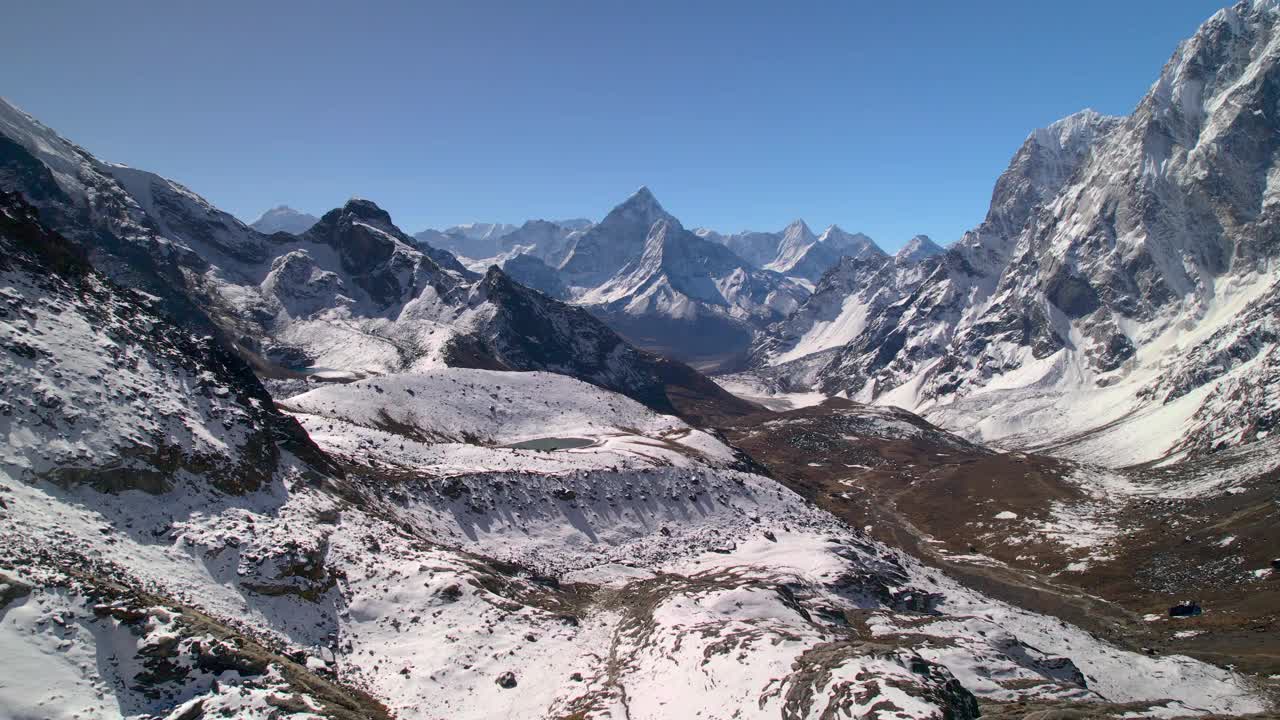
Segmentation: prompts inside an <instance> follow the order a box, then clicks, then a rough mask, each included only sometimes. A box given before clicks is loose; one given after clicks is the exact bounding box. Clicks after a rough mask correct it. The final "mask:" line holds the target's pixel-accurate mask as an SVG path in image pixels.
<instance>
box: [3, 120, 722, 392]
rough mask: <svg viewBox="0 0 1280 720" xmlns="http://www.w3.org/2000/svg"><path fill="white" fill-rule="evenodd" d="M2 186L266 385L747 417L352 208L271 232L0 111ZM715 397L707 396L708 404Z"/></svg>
mask: <svg viewBox="0 0 1280 720" xmlns="http://www.w3.org/2000/svg"><path fill="white" fill-rule="evenodd" d="M0 140H3V143H4V145H3V147H4V148H5V154H4V155H3V156H0V160H3V162H2V163H0V183H4V184H5V185H6V186H8V187H14V188H16V189H18V190H20V191H21V192H22V193H23V194H24V195H25V196H26V197H27V198H28V199H30V200H31V201H32V202H33V203H35V204H36V205H37V206H38V207H40V209H41V214H42V217H44V218H46V219H47V221H48V222H49V223H50V225H51V226H53V227H54V228H56V229H57V230H59V231H62V232H64V234H66V235H67V236H68V237H70V238H72V239H73V240H75V241H78V242H81V243H82V244H83V245H84V246H85V247H86V248H88V249H89V252H90V256H91V260H92V262H93V263H94V265H95V266H96V267H100V268H102V269H103V270H104V272H106V273H107V274H109V275H110V276H111V277H113V278H114V279H116V280H117V281H119V282H120V283H121V284H127V285H131V286H134V287H137V288H139V289H142V290H145V291H146V292H149V293H151V294H153V295H157V296H158V297H160V298H161V300H162V301H163V303H164V305H165V309H166V310H167V311H168V312H170V313H172V314H173V315H174V316H176V317H179V318H182V319H185V320H188V321H190V322H191V323H193V327H198V328H199V329H200V330H201V331H202V332H209V333H215V334H217V335H218V336H220V337H222V338H223V339H224V340H225V341H226V342H227V343H229V344H230V345H231V346H232V347H234V348H235V349H236V350H237V351H239V352H241V353H242V354H244V355H245V356H246V357H248V358H250V359H251V360H252V361H253V362H254V363H255V364H256V365H257V366H258V369H259V370H260V371H262V372H265V373H272V374H276V373H281V372H285V373H321V374H324V375H327V376H330V377H335V376H338V377H343V376H345V377H353V376H354V377H359V376H364V375H370V374H385V373H391V372H400V371H404V370H409V369H414V370H423V369H427V368H433V367H440V366H446V365H448V366H464V367H489V368H502V369H512V370H550V371H555V372H565V373H569V374H572V375H574V376H576V377H579V378H582V379H585V380H588V381H589V382H597V383H601V384H602V386H604V387H608V388H610V389H613V390H616V391H619V392H623V393H626V394H630V395H631V396H633V397H636V398H641V399H642V401H644V402H647V403H650V404H651V405H652V406H653V407H655V408H658V409H660V410H662V411H664V412H674V411H675V410H676V408H675V406H674V405H673V404H672V401H671V400H670V398H669V397H668V392H667V391H668V389H671V390H672V392H673V393H674V396H675V397H678V398H680V400H681V401H682V402H686V403H692V404H696V405H698V406H699V407H704V408H705V407H707V406H706V405H705V403H706V401H710V404H711V405H715V406H718V407H720V408H721V409H732V408H738V409H742V408H744V407H746V406H745V404H744V403H742V402H740V401H738V400H736V399H735V398H733V397H732V396H730V395H728V394H727V393H725V392H724V391H722V390H720V389H719V388H718V387H717V386H715V385H714V384H713V383H711V382H709V381H707V380H706V379H705V378H703V377H702V376H700V375H698V374H697V373H696V372H694V371H692V370H690V369H689V368H687V367H684V366H681V365H679V364H677V363H671V362H669V361H666V360H664V359H662V358H659V357H656V356H653V355H651V354H649V353H645V352H642V351H639V350H636V349H635V348H634V347H631V346H630V345H628V344H627V343H626V342H624V341H623V340H622V339H621V338H619V337H618V335H617V334H616V333H614V332H613V331H611V330H610V329H609V328H607V327H606V326H605V325H604V324H602V323H601V322H600V321H598V320H597V319H595V318H594V317H593V316H591V315H590V314H588V313H586V312H584V311H582V310H580V309H577V308H573V307H569V306H566V305H564V304H562V303H560V302H558V301H556V300H554V299H551V298H549V297H547V296H545V295H542V294H540V293H536V292H530V291H528V290H525V289H524V288H520V287H519V286H516V285H515V284H514V283H512V282H510V280H509V279H507V278H506V276H505V275H504V274H503V273H502V272H501V271H499V270H497V269H491V270H490V271H489V272H488V273H487V274H486V275H484V276H481V275H479V274H476V273H472V272H471V271H469V270H467V269H466V268H465V267H463V266H462V265H461V264H460V263H459V262H458V261H457V259H456V258H455V257H454V256H453V255H452V254H450V253H449V252H447V251H444V250H441V249H438V248H432V247H430V246H427V245H424V244H422V243H421V242H417V241H415V240H414V239H413V238H410V237H409V236H408V235H406V234H405V233H403V232H401V231H400V230H399V228H397V227H396V226H395V225H394V224H393V223H392V221H391V218H390V216H389V215H388V214H387V213H386V212H385V211H384V210H382V209H381V208H379V207H378V206H377V205H376V204H374V203H373V202H371V201H368V200H362V199H352V200H351V201H349V202H348V203H346V205H344V206H343V207H342V208H338V209H335V210H332V211H330V212H329V213H326V214H325V215H324V217H322V218H320V220H319V221H317V223H316V224H315V225H314V226H313V227H311V228H310V229H309V230H307V231H306V232H305V233H303V234H302V235H300V236H291V235H287V234H275V235H263V234H262V233H259V232H257V231H255V230H253V229H252V228H249V227H247V226H245V225H244V224H243V223H241V222H240V221H238V220H236V219H235V218H234V217H232V216H230V215H228V214H226V213H224V212H221V211H219V210H218V209H217V208H214V207H213V206H211V205H210V204H208V203H207V202H206V201H205V200H204V199H202V198H200V197H199V196H198V195H196V194H194V193H192V192H191V191H190V190H187V189H186V188H184V187H182V186H180V185H178V184H177V183H174V182H172V181H170V180H167V179H165V178H161V177H159V176H157V175H153V174H151V173H147V172H143V171H140V170H135V169H132V168H128V167H125V166H121V165H114V164H110V163H104V162H102V161H99V160H97V159H96V158H94V157H93V156H91V155H89V154H88V153H87V152H85V151H84V150H83V149H81V148H79V147H77V146H75V145H73V144H71V143H69V142H67V141H66V140H64V139H63V138H61V137H59V136H58V135H57V134H56V133H54V132H53V131H51V130H49V129H48V128H46V127H44V126H43V125H41V124H40V123H38V122H37V121H36V120H34V119H33V118H31V117H29V116H27V115H25V114H24V113H22V112H21V111H19V110H17V109H15V108H13V107H12V106H10V105H7V104H0ZM706 393H710V395H707V394H706Z"/></svg>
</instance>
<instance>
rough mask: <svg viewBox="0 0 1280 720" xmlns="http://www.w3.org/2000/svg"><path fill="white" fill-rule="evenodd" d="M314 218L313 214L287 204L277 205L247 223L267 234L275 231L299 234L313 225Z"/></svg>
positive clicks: (314, 222)
mask: <svg viewBox="0 0 1280 720" xmlns="http://www.w3.org/2000/svg"><path fill="white" fill-rule="evenodd" d="M316 220H317V218H316V216H314V215H310V214H308V213H304V212H300V211H298V210H294V209H293V208H291V207H289V206H288V205H277V206H275V207H273V208H271V209H270V210H268V211H266V212H264V213H262V215H261V216H259V217H258V219H257V220H254V221H253V222H252V223H249V227H251V228H253V229H254V230H257V231H258V232H260V233H266V234H268V235H270V234H271V233H276V232H287V233H292V234H294V235H300V234H302V233H304V232H306V231H307V230H309V229H310V228H311V226H312V225H315V224H316Z"/></svg>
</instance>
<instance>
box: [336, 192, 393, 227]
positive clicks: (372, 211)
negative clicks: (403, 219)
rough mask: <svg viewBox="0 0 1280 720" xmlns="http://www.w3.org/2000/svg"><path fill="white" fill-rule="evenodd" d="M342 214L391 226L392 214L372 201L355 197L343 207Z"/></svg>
mask: <svg viewBox="0 0 1280 720" xmlns="http://www.w3.org/2000/svg"><path fill="white" fill-rule="evenodd" d="M342 214H343V215H349V216H352V217H355V218H358V219H360V220H365V221H369V222H376V223H381V224H385V225H390V224H391V214H390V213H388V212H387V211H386V210H383V209H382V208H381V207H379V206H378V204H377V203H375V202H374V201H372V200H366V199H364V198H362V197H355V196H353V197H352V198H351V199H350V200H348V201H347V202H346V204H345V205H343V206H342Z"/></svg>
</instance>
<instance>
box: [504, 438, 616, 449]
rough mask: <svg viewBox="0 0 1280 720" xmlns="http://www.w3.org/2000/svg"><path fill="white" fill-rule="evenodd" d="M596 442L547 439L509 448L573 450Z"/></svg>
mask: <svg viewBox="0 0 1280 720" xmlns="http://www.w3.org/2000/svg"><path fill="white" fill-rule="evenodd" d="M595 444H596V441H595V440H588V439H587V438H575V437H545V438H534V439H532V440H524V441H522V442H518V443H512V444H510V445H508V446H507V447H509V448H513V449H516V450H572V449H574V448H583V447H588V446H591V445H595Z"/></svg>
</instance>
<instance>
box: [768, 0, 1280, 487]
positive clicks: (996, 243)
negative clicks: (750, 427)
mask: <svg viewBox="0 0 1280 720" xmlns="http://www.w3.org/2000/svg"><path fill="white" fill-rule="evenodd" d="M1278 26H1280V10H1277V6H1276V4H1275V3H1274V2H1270V1H1263V0H1258V1H1255V2H1242V3H1239V4H1237V5H1235V6H1233V7H1231V8H1228V9H1225V10H1222V11H1220V12H1219V13H1217V14H1215V15H1214V16H1213V17H1212V18H1211V19H1209V20H1208V21H1207V22H1206V23H1205V24H1204V25H1203V26H1202V27H1201V28H1200V29H1199V30H1198V31H1197V33H1196V34H1195V36H1194V37H1192V38H1191V39H1189V40H1187V41H1185V42H1183V43H1182V44H1181V45H1180V46H1179V47H1178V49H1177V51H1176V52H1175V53H1174V55H1173V57H1172V59H1171V60H1170V61H1169V62H1168V64H1167V65H1166V66H1165V68H1164V70H1163V71H1162V73H1161V75H1160V77H1159V79H1158V80H1157V81H1156V83H1155V84H1154V85H1153V86H1152V87H1151V89H1150V91H1149V92H1148V93H1147V95H1146V96H1145V97H1144V98H1143V99H1142V101H1141V102H1140V103H1139V105H1138V107H1137V108H1136V109H1135V111H1134V112H1133V114H1131V115H1129V116H1128V117H1123V118H1112V117H1105V116H1101V115H1099V114H1097V113H1095V112H1092V111H1084V112H1081V113H1077V114H1075V115H1072V116H1070V117H1068V118H1064V119H1063V120H1060V121H1058V122H1056V123H1054V124H1052V125H1050V126H1049V127H1047V128H1044V129H1041V130H1037V131H1035V132H1033V133H1032V134H1031V135H1030V136H1029V137H1028V138H1027V140H1026V142H1025V143H1024V144H1023V146H1022V148H1021V149H1020V150H1019V151H1018V153H1017V154H1016V155H1015V156H1014V158H1013V160H1012V162H1011V163H1010V165H1009V168H1008V169H1007V170H1006V171H1005V173H1004V174H1003V175H1002V176H1001V178H1000V179H999V181H998V182H997V184H996V188H995V191H994V193H993V195H992V202H991V208H990V211H989V212H988V215H987V218H986V220H985V221H984V222H983V223H982V224H981V225H980V226H979V227H977V228H975V229H974V230H973V231H971V232H969V233H966V235H965V236H964V237H963V238H962V239H961V240H960V241H959V242H958V243H956V245H954V246H952V247H951V248H950V249H948V251H947V252H946V253H944V254H942V255H936V256H934V257H930V258H926V259H925V260H923V261H922V262H921V263H919V264H918V265H919V267H920V268H923V271H912V272H906V273H902V272H898V271H897V270H894V271H893V272H888V271H876V272H875V273H872V275H874V277H864V278H860V279H854V278H852V277H850V278H846V279H843V280H837V279H833V280H832V281H831V282H830V283H828V285H831V286H833V287H835V286H842V287H848V288H850V290H851V292H850V294H849V295H847V296H846V297H845V299H844V300H841V301H840V302H839V303H837V299H836V297H834V296H835V295H838V292H833V293H827V294H828V295H830V296H831V297H829V298H827V299H823V300H819V295H818V293H815V297H814V299H813V300H811V304H820V305H821V306H822V307H821V308H817V309H808V308H806V309H802V310H801V311H800V312H799V313H797V315H796V322H795V323H794V326H793V327H789V328H783V329H782V330H780V331H779V332H777V333H775V338H774V339H773V341H772V342H773V343H774V344H775V345H776V347H775V348H771V349H766V350H767V351H766V352H762V353H759V354H758V355H757V357H760V358H762V362H764V363H780V362H785V361H788V360H793V359H795V355H794V353H791V352H790V351H789V348H793V347H799V346H800V345H798V344H796V343H797V341H796V338H804V337H810V338H812V333H813V332H814V331H813V330H812V328H815V327H818V326H819V323H824V322H825V323H827V325H826V327H832V326H836V325H838V326H841V327H843V328H846V329H845V330H842V331H841V332H842V333H843V334H844V335H847V336H848V339H847V341H845V342H843V343H842V344H840V345H839V346H838V349H834V350H832V349H830V348H833V347H836V346H835V345H834V344H833V343H832V342H831V341H827V340H823V341H814V342H810V343H809V344H808V345H805V349H815V350H816V349H828V352H830V353H832V354H831V356H830V358H829V360H828V361H826V362H825V365H824V367H823V368H822V369H821V370H819V371H817V372H816V373H815V372H813V371H812V369H811V368H810V369H806V371H805V372H806V373H808V376H809V377H811V378H813V379H814V381H815V384H816V386H817V387H818V388H819V389H821V390H822V391H823V392H826V393H847V394H849V395H850V396H851V397H856V398H861V399H865V400H875V401H876V402H881V403H887V404H897V405H901V406H903V407H908V408H913V409H917V410H920V411H924V412H926V413H927V415H928V416H929V417H930V418H931V419H934V420H935V421H939V422H942V423H943V424H947V425H950V426H952V427H956V428H963V429H965V430H966V431H967V432H969V433H970V434H971V435H972V436H975V437H980V438H984V439H987V440H996V439H999V440H1002V441H1004V442H1009V443H1015V444H1022V445H1028V444H1032V445H1040V444H1045V443H1049V444H1055V443H1062V442H1063V441H1066V440H1071V441H1072V442H1071V444H1070V446H1068V447H1060V451H1062V452H1067V453H1077V454H1079V455H1080V456H1082V457H1089V458H1093V459H1098V460H1104V461H1107V462H1113V463H1126V462H1138V461H1142V460H1150V459H1155V458H1159V457H1162V456H1165V455H1169V454H1173V455H1179V454H1182V453H1186V452H1203V451H1206V450H1209V449H1212V448H1214V447H1218V446H1221V445H1226V444H1232V443H1239V442H1248V441H1251V440H1253V439H1255V438H1259V437H1265V435H1266V434H1267V433H1269V432H1270V428H1271V427H1272V426H1273V425H1274V423H1275V421H1276V419H1277V417H1278V415H1277V413H1278V412H1280V406H1277V404H1276V403H1275V401H1274V400H1273V399H1272V400H1267V399H1265V398H1267V397H1272V398H1274V396H1275V392H1276V390H1275V388H1276V378H1277V376H1276V375H1275V373H1274V372H1271V371H1270V368H1271V367H1272V366H1273V365H1274V364H1275V362H1276V360H1275V357H1274V356H1275V346H1274V345H1273V344H1271V343H1270V342H1269V341H1268V340H1267V338H1269V337H1271V333H1272V330H1271V329H1270V326H1271V324H1272V322H1273V318H1272V317H1271V316H1269V314H1268V310H1267V308H1269V307H1271V305H1270V304H1271V303H1273V302H1274V298H1275V297H1276V293H1277V292H1280V289H1278V286H1277V265H1276V263H1277V260H1278V255H1280V252H1278V248H1277V246H1276V243H1275V242H1274V240H1273V239H1274V238H1275V237H1276V236H1277V228H1276V223H1277V217H1280V216H1278V215H1277V212H1276V208H1277V207H1280V205H1278V204H1277V201H1276V197H1277V196H1276V193H1275V190H1274V183H1273V182H1272V180H1271V179H1272V177H1273V176H1274V175H1276V173H1280V169H1277V166H1276V160H1275V158H1276V157H1277V156H1276V154H1275V152H1274V151H1275V149H1276V147H1277V143H1280V140H1278V139H1277V138H1280V124H1278V123H1280V121H1278V120H1277V117H1276V115H1275V113H1274V107H1273V105H1274V103H1273V102H1272V98H1273V94H1274V92H1275V86H1276V83H1277V82H1280V80H1278V79H1280V27H1278ZM833 272H845V273H853V274H859V273H861V274H864V275H865V274H866V273H867V272H868V270H867V268H865V267H854V266H850V267H846V268H844V270H843V271H841V270H839V269H838V270H837V271H833ZM867 283H870V284H867ZM837 305H838V310H837ZM813 318H831V319H821V320H818V321H817V322H814V321H813ZM779 338H780V339H781V340H779ZM778 343H781V344H778ZM1138 428H1141V432H1138V431H1137V429H1138Z"/></svg>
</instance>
